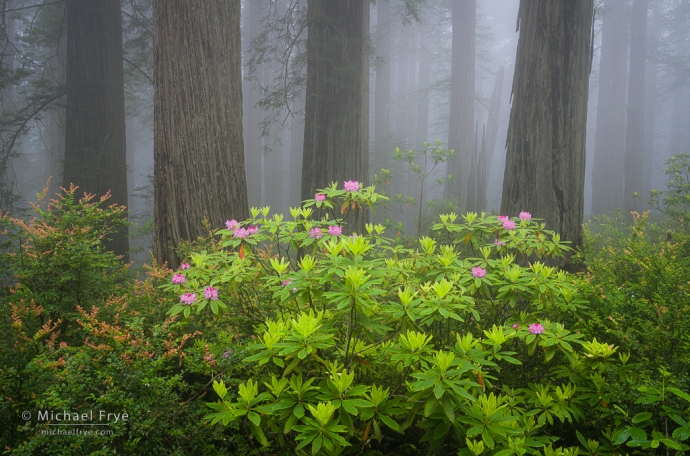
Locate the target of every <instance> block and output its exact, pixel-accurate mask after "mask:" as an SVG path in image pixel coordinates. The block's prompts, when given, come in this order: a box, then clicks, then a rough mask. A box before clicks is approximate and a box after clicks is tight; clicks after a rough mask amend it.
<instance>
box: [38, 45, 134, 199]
mask: <svg viewBox="0 0 690 456" xmlns="http://www.w3.org/2000/svg"><path fill="white" fill-rule="evenodd" d="M66 38H67V36H66V34H63V36H61V37H60V39H59V41H58V42H57V43H55V44H53V45H52V46H51V47H50V50H49V52H50V57H49V58H48V67H49V68H50V74H51V76H52V78H53V79H54V80H55V82H56V83H58V84H65V83H66V80H65V78H66V71H65V69H66V67H67V65H66V63H65V55H64V53H65V49H66V47H67V39H66ZM123 80H124V78H123ZM44 143H45V145H46V158H45V161H46V173H47V175H46V176H45V181H47V180H48V178H50V184H49V185H48V195H47V199H48V200H50V199H51V198H54V197H55V195H56V193H58V191H59V190H60V185H62V174H63V161H64V159H65V109H64V108H63V107H62V106H58V107H54V108H53V109H52V110H51V111H50V112H48V114H47V115H46V132H45V135H44Z"/></svg>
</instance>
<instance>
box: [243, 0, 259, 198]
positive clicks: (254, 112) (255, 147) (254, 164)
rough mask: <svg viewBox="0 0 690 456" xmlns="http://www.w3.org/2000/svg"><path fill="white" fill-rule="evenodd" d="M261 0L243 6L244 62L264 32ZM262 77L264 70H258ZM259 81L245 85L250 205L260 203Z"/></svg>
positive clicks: (245, 129) (246, 159)
mask: <svg viewBox="0 0 690 456" xmlns="http://www.w3.org/2000/svg"><path fill="white" fill-rule="evenodd" d="M260 7H261V1H260V0H245V6H244V10H245V12H246V14H245V17H244V38H243V44H244V53H245V62H246V61H248V60H249V59H250V58H251V55H250V50H249V49H250V48H249V46H250V44H251V42H252V40H253V39H254V38H256V36H257V35H258V34H259V33H260V32H261V8H260ZM256 74H257V77H258V78H259V81H260V80H261V77H262V71H261V69H259V70H258V71H257V73H256ZM256 82H257V81H247V82H246V83H245V84H244V85H243V86H242V89H243V96H244V161H245V170H246V171H245V175H246V180H247V197H248V200H249V207H259V206H261V155H262V151H261V125H260V124H261V110H260V109H259V108H258V107H257V106H256V104H257V103H258V102H259V101H261V91H260V89H259V88H258V87H256V86H255V84H256Z"/></svg>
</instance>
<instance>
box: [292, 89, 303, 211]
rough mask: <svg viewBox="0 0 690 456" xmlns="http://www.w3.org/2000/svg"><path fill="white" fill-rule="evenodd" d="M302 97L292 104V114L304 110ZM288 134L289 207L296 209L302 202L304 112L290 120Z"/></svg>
mask: <svg viewBox="0 0 690 456" xmlns="http://www.w3.org/2000/svg"><path fill="white" fill-rule="evenodd" d="M304 96H305V94H304V93H302V94H301V96H300V97H299V98H296V99H295V100H293V102H292V112H301V111H303V110H304ZM291 130H292V131H291V132H290V206H291V207H297V206H298V205H299V204H300V203H301V202H302V194H301V193H302V153H303V152H304V112H302V113H301V114H298V115H295V116H293V118H292V126H291Z"/></svg>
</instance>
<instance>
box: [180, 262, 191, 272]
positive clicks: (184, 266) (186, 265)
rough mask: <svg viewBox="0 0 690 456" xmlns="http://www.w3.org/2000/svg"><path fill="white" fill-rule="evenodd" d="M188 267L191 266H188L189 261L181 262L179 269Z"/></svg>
mask: <svg viewBox="0 0 690 456" xmlns="http://www.w3.org/2000/svg"><path fill="white" fill-rule="evenodd" d="M190 267H191V266H189V263H182V264H181V265H180V269H182V270H183V271H184V270H185V269H189V268H190Z"/></svg>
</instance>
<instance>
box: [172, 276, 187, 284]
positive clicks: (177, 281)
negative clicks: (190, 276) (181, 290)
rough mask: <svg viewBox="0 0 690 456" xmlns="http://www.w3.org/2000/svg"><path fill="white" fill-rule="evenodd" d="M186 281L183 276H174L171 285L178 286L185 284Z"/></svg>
mask: <svg viewBox="0 0 690 456" xmlns="http://www.w3.org/2000/svg"><path fill="white" fill-rule="evenodd" d="M186 280H187V279H185V277H184V274H175V275H174V276H173V278H172V283H174V284H175V285H179V284H181V283H185V282H186Z"/></svg>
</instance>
